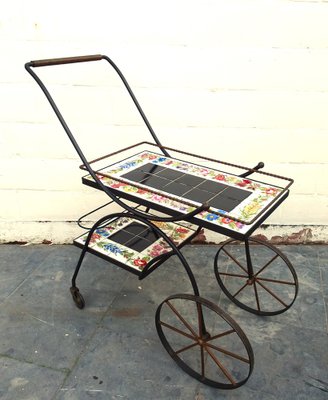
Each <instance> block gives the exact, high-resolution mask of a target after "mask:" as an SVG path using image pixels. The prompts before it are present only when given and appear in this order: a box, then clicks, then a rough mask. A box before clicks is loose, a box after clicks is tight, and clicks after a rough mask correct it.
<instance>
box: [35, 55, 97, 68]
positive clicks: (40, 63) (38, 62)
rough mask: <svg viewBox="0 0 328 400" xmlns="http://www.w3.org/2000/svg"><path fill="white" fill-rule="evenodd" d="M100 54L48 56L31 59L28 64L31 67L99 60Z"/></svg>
mask: <svg viewBox="0 0 328 400" xmlns="http://www.w3.org/2000/svg"><path fill="white" fill-rule="evenodd" d="M102 57H103V56H102V55H101V54H96V55H92V56H78V57H64V58H50V59H47V60H35V61H31V62H30V63H29V64H30V65H31V67H35V68H36V67H48V66H51V65H59V64H72V63H79V62H87V61H99V60H101V59H102Z"/></svg>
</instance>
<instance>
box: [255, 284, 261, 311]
mask: <svg viewBox="0 0 328 400" xmlns="http://www.w3.org/2000/svg"><path fill="white" fill-rule="evenodd" d="M254 293H255V299H256V306H257V310H258V311H261V307H260V299H259V294H258V292H257V287H256V281H254Z"/></svg>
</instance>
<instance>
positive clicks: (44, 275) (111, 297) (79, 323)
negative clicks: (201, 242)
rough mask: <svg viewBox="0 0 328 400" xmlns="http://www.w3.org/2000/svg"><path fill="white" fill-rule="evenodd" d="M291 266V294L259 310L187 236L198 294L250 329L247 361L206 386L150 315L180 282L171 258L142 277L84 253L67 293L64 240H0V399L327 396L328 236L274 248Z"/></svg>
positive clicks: (70, 250) (209, 250)
mask: <svg viewBox="0 0 328 400" xmlns="http://www.w3.org/2000/svg"><path fill="white" fill-rule="evenodd" d="M280 248H281V249H282V250H283V251H284V252H285V254H286V255H287V256H288V258H289V259H290V261H291V262H292V264H293V265H294V267H295V269H296V271H297V274H298V277H299V284H300V291H299V295H298V298H297V300H296V302H295V304H294V305H293V307H292V308H291V309H290V310H288V311H287V312H285V313H283V314H280V315H276V316H272V317H271V316H270V317H259V316H256V315H253V314H250V313H248V312H246V311H243V310H241V309H239V308H238V307H236V306H235V305H234V304H232V303H231V302H230V301H229V300H228V299H227V298H226V296H224V295H222V292H221V291H220V290H219V288H218V285H217V282H216V279H215V277H214V275H213V267H212V264H213V258H214V255H215V252H216V248H215V247H212V246H187V247H186V248H185V249H184V250H183V253H184V255H185V256H186V257H187V259H188V260H190V263H191V266H192V269H193V271H194V273H195V275H196V277H197V281H198V283H199V286H200V289H201V295H202V296H203V297H205V298H209V299H212V300H213V301H215V302H216V303H219V304H220V306H221V307H222V308H223V309H224V310H226V311H228V313H229V314H230V315H231V316H232V317H233V318H234V319H235V320H236V321H237V322H238V324H239V325H240V326H241V327H242V329H243V330H244V332H245V333H246V335H247V337H248V338H249V340H250V342H251V344H252V347H253V350H254V354H255V367H254V371H253V374H252V375H251V377H250V379H249V380H248V382H247V383H246V384H245V385H244V386H242V387H240V388H238V389H235V390H229V391H227V390H220V389H213V388H211V387H208V386H205V385H203V384H201V383H199V382H198V381H196V380H194V379H193V378H191V377H190V376H189V375H187V374H186V373H184V372H183V371H182V370H181V369H180V368H179V367H178V366H177V365H176V364H175V363H174V361H173V360H172V359H171V358H170V357H169V355H168V354H167V353H166V351H165V349H164V348H163V346H162V344H161V343H160V341H159V338H158V336H157V332H156V329H155V326H154V315H155V312H156V309H157V306H158V304H159V303H160V302H161V301H162V300H164V298H165V297H167V296H169V295H170V294H174V293H180V292H189V293H190V284H189V282H188V279H187V276H186V273H185V272H184V270H183V269H182V267H181V265H179V263H178V261H177V259H176V258H174V257H172V258H171V259H169V260H168V261H167V262H166V263H164V264H163V265H162V266H161V267H160V268H159V269H158V270H157V271H155V272H154V273H153V274H151V275H150V276H149V277H148V278H147V279H145V280H144V281H138V279H137V278H136V277H135V276H134V275H132V274H129V273H127V272H126V271H123V270H121V269H119V268H118V267H115V266H112V265H110V264H109V263H106V262H105V261H103V260H101V259H98V258H96V257H94V256H92V255H88V256H87V259H86V261H85V264H83V267H82V270H81V274H80V276H79V279H78V284H79V287H80V289H81V291H82V293H83V295H84V297H85V300H86V307H85V309H84V310H79V309H77V308H76V307H75V305H74V304H73V302H72V299H71V296H70V293H69V286H70V278H71V275H72V272H73V269H74V268H75V264H76V261H77V258H78V255H79V253H80V250H79V249H77V248H75V247H73V246H46V245H38V246H35V245H34V246H32V245H31V246H17V245H2V246H0V398H1V400H20V399H24V400H39V399H40V400H41V399H45V400H73V399H74V400H77V399H78V400H85V399H97V400H99V399H106V400H108V399H115V400H121V399H122V400H124V399H131V400H132V399H133V400H138V399H143V400H147V399H152V400H153V399H156V400H159V399H183V400H189V399H190V400H212V399H219V398H220V399H242V400H245V399H248V400H255V399H261V400H263V399H265V400H274V399H279V400H283V399H298V400H300V399H319V400H320V399H326V400H327V399H328V335H327V332H328V326H327V309H328V246H282V247H280Z"/></svg>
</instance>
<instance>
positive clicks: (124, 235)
mask: <svg viewBox="0 0 328 400" xmlns="http://www.w3.org/2000/svg"><path fill="white" fill-rule="evenodd" d="M132 237H133V235H131V234H130V233H129V232H125V231H124V230H120V231H118V232H116V233H114V234H113V235H110V236H108V239H110V240H112V241H113V242H115V243H119V244H125V243H126V242H127V241H129V240H131V238H132Z"/></svg>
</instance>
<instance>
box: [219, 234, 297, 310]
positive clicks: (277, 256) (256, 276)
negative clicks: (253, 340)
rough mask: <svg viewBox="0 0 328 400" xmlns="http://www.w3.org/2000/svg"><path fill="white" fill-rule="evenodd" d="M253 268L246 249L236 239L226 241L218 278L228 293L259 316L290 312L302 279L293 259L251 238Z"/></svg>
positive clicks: (222, 248)
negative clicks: (299, 280) (249, 266)
mask: <svg viewBox="0 0 328 400" xmlns="http://www.w3.org/2000/svg"><path fill="white" fill-rule="evenodd" d="M248 242H249V251H250V257H251V263H252V265H251V271H250V270H249V268H248V265H247V257H246V254H245V248H244V247H243V246H238V244H239V243H242V242H238V241H236V240H234V239H230V240H228V241H226V242H224V243H223V244H222V245H221V246H220V248H219V250H218V252H217V253H216V256H215V260H214V272H215V276H216V279H217V281H218V283H219V285H220V287H221V289H222V291H223V292H224V293H225V294H226V296H227V297H228V298H229V299H230V300H231V301H232V302H234V303H235V304H236V305H238V306H239V307H241V308H243V309H244V310H247V311H249V312H251V313H253V314H257V315H267V316H268V315H276V314H281V313H283V312H285V311H287V310H288V309H289V308H290V307H291V306H292V305H293V303H294V301H295V299H296V297H297V293H298V279H297V275H296V272H295V269H294V268H293V266H292V264H291V262H290V261H289V260H288V258H287V257H286V256H285V255H284V254H283V253H282V252H281V251H280V250H279V249H278V248H276V247H275V246H273V245H271V244H269V243H266V242H264V241H262V240H259V239H255V238H250V239H248Z"/></svg>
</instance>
